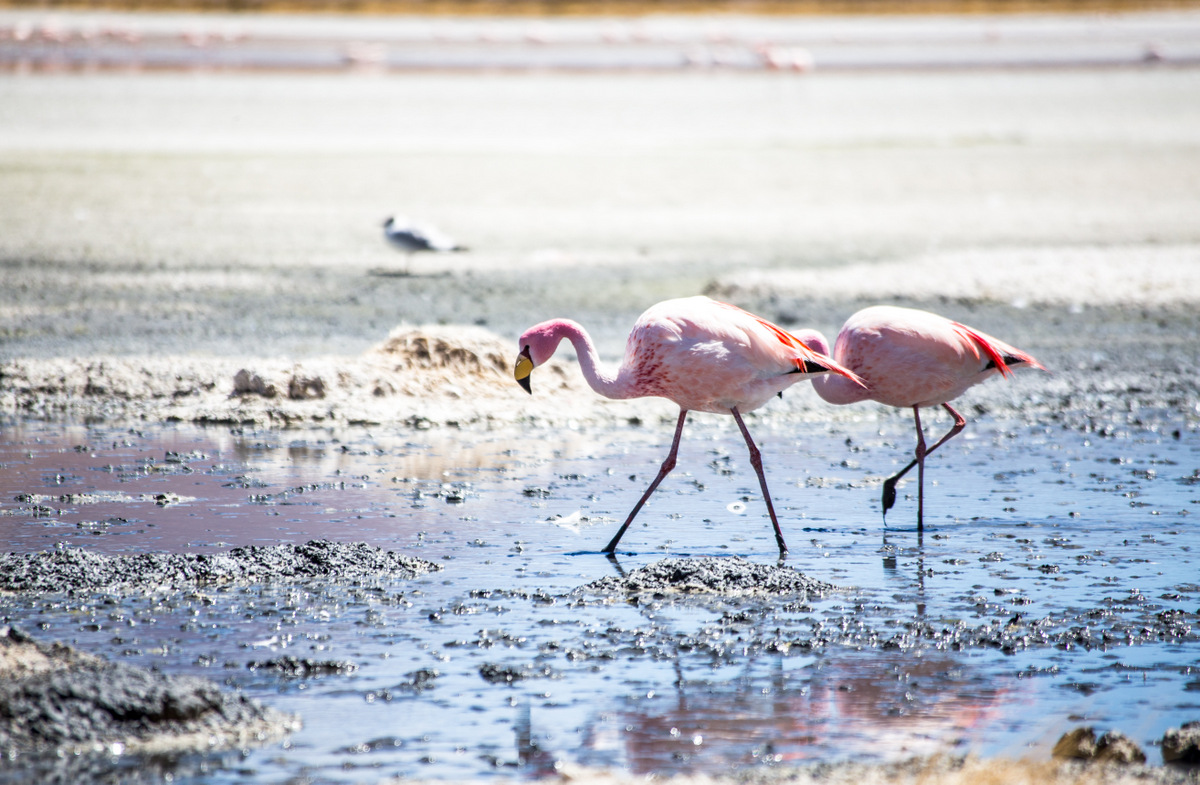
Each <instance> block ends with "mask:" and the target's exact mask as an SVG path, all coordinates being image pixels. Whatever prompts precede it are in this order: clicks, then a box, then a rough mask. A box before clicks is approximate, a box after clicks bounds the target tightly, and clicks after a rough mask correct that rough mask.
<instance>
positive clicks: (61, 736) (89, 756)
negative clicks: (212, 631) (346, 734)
mask: <svg viewBox="0 0 1200 785" xmlns="http://www.w3.org/2000/svg"><path fill="white" fill-rule="evenodd" d="M0 632H2V633H3V634H2V636H0V676H2V677H3V678H0V750H3V755H4V760H5V766H4V768H3V770H2V771H0V782H6V783H7V782H12V783H16V782H29V781H34V780H36V781H38V782H48V783H67V782H81V781H106V780H109V779H112V781H117V780H118V779H119V780H120V781H122V782H126V781H137V782H141V781H151V780H153V779H157V778H160V777H162V776H163V775H164V774H166V773H167V772H169V771H171V769H172V768H173V767H172V766H171V765H170V764H169V763H167V764H164V763H163V761H164V760H166V761H169V760H170V759H172V758H179V757H183V756H185V755H188V754H192V755H197V754H199V753H206V754H210V753H212V752H214V751H216V752H219V751H221V750H225V749H231V748H232V749H238V748H242V747H248V746H260V745H263V744H266V743H269V742H271V741H274V740H278V739H280V738H282V737H284V736H286V735H287V734H288V733H290V732H292V731H294V730H296V729H297V728H298V727H299V721H298V719H297V718H296V717H292V716H288V715H286V714H283V713H281V712H278V711H275V710H273V709H271V708H268V707H266V706H264V705H263V704H261V703H260V702H258V701H255V700H251V699H248V698H246V697H245V696H243V695H240V694H237V693H231V692H229V691H227V690H225V689H223V688H221V687H220V686H219V685H217V684H216V683H214V682H212V681H209V680H206V679H199V678H196V677H193V676H171V675H166V674H163V673H159V672H155V671H151V670H147V669H145V668H139V667H132V666H129V665H125V664H122V663H120V662H110V661H108V660H106V659H104V658H101V657H96V656H94V655H91V654H86V653H84V652H81V651H79V650H77V649H74V648H72V647H70V646H64V645H62V644H57V643H54V644H47V643H43V642H40V641H38V640H36V639H34V638H33V637H30V636H29V635H28V634H26V633H25V632H23V631H21V630H18V629H16V628H14V627H10V626H6V627H4V628H3V629H2V630H0ZM134 761H137V764H136V767H141V766H146V765H148V766H149V769H150V770H151V772H152V773H150V774H138V773H137V771H136V767H135V764H134V763H133V762H134ZM156 763H157V764H158V765H156Z"/></svg>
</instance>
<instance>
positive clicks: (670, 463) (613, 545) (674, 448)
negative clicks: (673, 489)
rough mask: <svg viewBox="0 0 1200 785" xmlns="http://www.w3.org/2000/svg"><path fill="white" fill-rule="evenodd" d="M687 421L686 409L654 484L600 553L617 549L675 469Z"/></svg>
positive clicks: (682, 413)
mask: <svg viewBox="0 0 1200 785" xmlns="http://www.w3.org/2000/svg"><path fill="white" fill-rule="evenodd" d="M686 419H687V409H680V410H679V422H678V424H676V426H675V440H674V441H673V442H671V451H670V452H668V453H667V459H666V460H665V461H663V464H662V468H660V469H659V470H658V476H657V477H655V478H654V482H652V483H650V487H649V488H647V489H646V492H645V493H643V494H642V498H640V499H638V503H637V504H635V505H633V510H632V511H631V512H630V513H629V517H628V518H626V519H625V523H623V524H621V528H620V529H619V530H618V531H617V534H616V536H615V537H613V538H612V539H611V540H609V543H608V545H605V546H604V549H603V550H602V551H600V552H601V553H607V554H610V555H611V554H612V552H613V551H615V550H616V549H617V543H618V542H620V541H621V537H622V536H623V535H624V534H625V530H626V529H628V528H629V524H631V523H633V519H634V518H636V517H637V514H638V512H640V511H641V509H642V505H644V504H645V503H646V500H647V499H649V498H650V494H652V493H654V489H655V488H657V487H658V484H659V483H660V482H662V481H663V478H664V477H666V476H667V475H668V474H670V473H671V470H672V469H674V468H675V456H676V455H677V454H678V453H679V438H680V437H681V436H683V422H684V420H686Z"/></svg>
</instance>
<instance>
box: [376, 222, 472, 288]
mask: <svg viewBox="0 0 1200 785" xmlns="http://www.w3.org/2000/svg"><path fill="white" fill-rule="evenodd" d="M383 237H384V239H385V240H387V241H388V242H389V243H390V244H392V245H393V246H395V247H396V248H398V249H399V250H401V251H403V252H404V262H405V263H404V274H405V275H408V274H409V264H411V262H412V255H413V254H414V253H420V252H422V251H429V252H433V253H450V252H456V251H465V250H467V249H466V248H465V247H464V246H461V245H459V244H458V243H456V242H454V241H453V240H451V239H450V238H449V237H447V236H446V235H444V234H442V233H441V232H439V231H438V230H437V229H434V228H433V227H431V226H418V225H417V224H414V223H412V222H411V221H409V220H408V219H407V218H405V217H403V216H390V217H388V219H387V220H386V221H384V222H383Z"/></svg>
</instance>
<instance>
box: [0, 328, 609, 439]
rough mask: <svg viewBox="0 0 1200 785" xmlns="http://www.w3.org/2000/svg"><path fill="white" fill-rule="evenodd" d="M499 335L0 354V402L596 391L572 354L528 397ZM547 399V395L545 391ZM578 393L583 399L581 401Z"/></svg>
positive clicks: (374, 405) (400, 412) (115, 408)
mask: <svg viewBox="0 0 1200 785" xmlns="http://www.w3.org/2000/svg"><path fill="white" fill-rule="evenodd" d="M515 356H516V351H515V348H514V347H513V345H512V344H511V342H510V341H506V340H504V339H502V338H500V337H499V336H497V335H495V334H494V333H491V332H488V331H487V330H484V329H481V328H477V327H464V326H439V327H422V328H397V329H396V330H394V331H393V332H392V333H391V335H389V336H388V338H387V339H386V340H385V341H383V342H382V343H380V344H378V345H376V346H374V347H372V348H371V349H370V350H368V351H367V352H364V353H363V354H362V355H360V356H357V357H346V358H342V357H326V358H318V359H311V360H304V361H301V362H292V361H289V360H286V359H263V358H250V359H244V358H243V359H237V358H195V357H157V356H154V357H98V358H74V359H48V360H41V359H25V360H13V361H10V362H7V363H4V364H3V365H0V412H8V413H11V414H21V415H24V416H34V417H46V418H51V417H56V416H63V415H70V416H82V417H88V418H92V419H119V418H126V419H142V420H165V421H183V422H200V423H229V424H247V425H251V424H252V425H269V426H274V427H286V426H291V425H312V424H334V425H358V424H397V423H405V424H408V425H410V426H417V427H420V426H421V425H422V424H423V423H438V424H451V425H454V424H458V425H462V424H466V423H474V422H480V421H488V420H492V419H498V420H501V421H513V420H515V419H519V418H521V417H524V416H547V415H549V416H554V414H555V412H556V411H557V412H558V413H559V414H563V413H565V412H570V411H572V410H574V411H576V412H577V411H578V407H579V405H580V402H581V401H585V402H586V401H593V400H594V399H595V398H596V396H595V395H593V394H592V393H591V391H590V390H586V384H585V383H584V382H583V380H582V376H581V375H580V373H579V371H578V368H577V367H574V364H573V363H570V364H568V363H566V362H563V361H557V360H556V361H552V362H550V363H548V364H547V365H546V366H545V367H544V368H540V369H539V370H538V385H539V388H540V389H539V392H541V391H547V390H549V391H551V392H555V391H558V390H566V391H572V390H577V391H581V392H584V391H586V393H587V394H586V395H570V396H558V395H551V396H541V398H540V400H539V401H537V402H534V401H531V400H530V399H529V396H527V395H526V394H525V393H524V392H523V391H522V390H521V389H520V387H518V386H517V384H516V383H515V382H514V381H513V378H512V371H511V363H512V361H513V359H514V358H515ZM548 401H549V402H548ZM584 405H587V404H586V403H585V404H584Z"/></svg>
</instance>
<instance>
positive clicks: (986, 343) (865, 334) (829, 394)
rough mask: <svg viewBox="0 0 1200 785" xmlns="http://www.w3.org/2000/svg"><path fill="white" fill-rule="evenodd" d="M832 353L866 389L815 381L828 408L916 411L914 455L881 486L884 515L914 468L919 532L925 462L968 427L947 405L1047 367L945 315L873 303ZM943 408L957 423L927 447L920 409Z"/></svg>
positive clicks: (818, 338)
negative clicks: (1025, 370)
mask: <svg viewBox="0 0 1200 785" xmlns="http://www.w3.org/2000/svg"><path fill="white" fill-rule="evenodd" d="M797 335H798V337H799V338H800V339H801V340H803V341H804V342H805V343H806V344H808V345H809V346H810V347H812V349H813V350H814V351H816V352H820V353H822V354H829V353H830V352H829V344H828V342H827V341H826V340H825V336H823V335H821V334H820V333H818V332H816V331H815V330H801V331H800V332H799V333H797ZM832 355H833V356H834V357H835V358H837V361H838V362H840V363H842V364H843V365H845V366H846V367H847V368H849V369H850V370H851V371H853V372H854V373H855V374H857V375H858V376H859V377H860V378H861V379H862V380H863V381H864V382H866V387H863V386H861V385H856V384H849V383H847V382H844V381H843V380H842V379H840V378H834V377H822V378H819V379H813V387H815V388H816V390H817V394H818V395H820V396H821V397H822V398H824V399H825V400H826V401H829V402H830V403H837V404H847V403H857V402H859V401H864V400H867V399H870V400H873V401H878V402H879V403H882V404H886V405H888V406H896V407H900V408H909V407H911V408H912V410H913V420H914V421H915V422H916V427H917V449H916V458H914V459H913V460H912V461H910V462H909V464H908V465H907V466H905V467H904V468H903V469H901V470H900V471H899V472H897V473H896V474H894V475H893V476H891V477H889V478H888V479H887V480H885V481H884V483H883V514H884V517H885V518H886V517H887V511H888V510H890V509H891V508H892V505H894V504H895V503H896V481H897V480H899V479H900V478H901V477H903V476H904V475H905V474H907V473H908V470H909V469H911V468H912V467H913V466H916V467H917V529H918V530H921V529H922V528H923V527H924V517H925V516H924V513H925V457H926V456H927V455H929V454H930V453H932V452H933V451H934V450H936V449H937V448H938V447H941V446H942V445H943V444H945V443H946V442H947V441H948V440H950V439H951V438H953V437H954V436H956V435H957V434H958V433H959V431H961V430H962V429H963V428H964V427H965V426H966V424H967V421H966V420H965V419H964V418H963V416H962V415H961V414H959V413H958V412H957V411H955V409H954V407H953V406H951V405H950V403H949V402H950V401H952V400H954V399H955V398H957V397H958V396H960V395H962V394H963V393H964V392H966V391H967V389H968V388H970V387H972V386H973V385H976V384H979V383H980V382H982V381H983V380H985V379H987V378H989V377H991V376H994V375H996V374H1000V375H1002V376H1011V375H1012V369H1013V368H1021V367H1032V368H1038V369H1040V370H1043V371H1044V370H1046V369H1045V368H1044V367H1043V366H1042V364H1041V363H1039V362H1038V361H1037V360H1035V359H1033V357H1032V356H1030V355H1028V354H1026V353H1025V352H1023V351H1021V350H1020V349H1016V348H1014V347H1012V346H1009V345H1008V344H1006V343H1004V342H1003V341H999V340H997V339H995V338H993V337H991V336H990V335H986V334H984V333H981V332H979V331H977V330H973V329H971V328H970V327H967V326H966V325H964V324H959V323H958V322H952V321H950V320H949V319H946V318H945V317H942V316H938V315H937V314H935V313H929V312H928V311H918V310H915V309H913V308H897V307H894V306H889V305H877V306H874V307H871V308H864V309H862V310H861V311H859V312H858V313H856V314H854V315H853V316H851V317H850V318H849V319H847V320H846V323H845V324H844V325H843V326H842V329H841V332H839V333H838V337H837V342H836V343H835V344H834V349H833V352H832ZM937 405H941V407H942V408H943V409H945V410H946V411H948V412H949V413H950V416H952V417H953V418H954V425H953V427H951V428H950V431H949V432H948V433H947V434H946V435H945V436H943V437H942V438H941V439H939V440H938V441H937V442H936V443H935V444H934V445H933V446H932V447H929V448H928V449H926V447H925V435H924V433H923V431H922V430H921V411H920V410H921V407H922V406H937Z"/></svg>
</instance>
